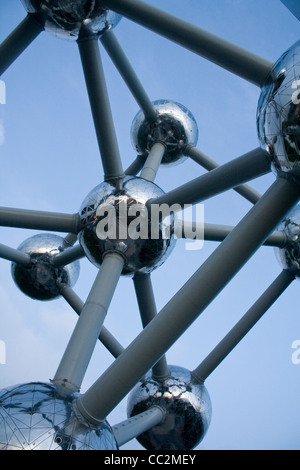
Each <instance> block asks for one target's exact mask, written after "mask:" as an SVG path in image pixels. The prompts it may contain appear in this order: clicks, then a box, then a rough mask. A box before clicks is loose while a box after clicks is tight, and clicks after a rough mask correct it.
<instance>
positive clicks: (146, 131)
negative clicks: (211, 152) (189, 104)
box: [131, 100, 198, 165]
mask: <svg viewBox="0 0 300 470" xmlns="http://www.w3.org/2000/svg"><path fill="white" fill-rule="evenodd" d="M153 105H154V108H155V110H156V112H157V119H156V121H149V120H147V119H145V115H144V113H143V112H142V111H140V112H139V113H138V114H137V115H136V116H135V118H134V120H133V123H132V126H131V142H132V145H133V148H134V149H135V150H136V151H137V153H138V154H140V155H145V156H147V155H148V153H149V152H150V150H151V147H152V145H153V144H154V143H155V142H162V143H163V144H164V145H165V146H166V152H165V154H164V157H163V160H162V165H174V164H177V163H181V162H183V161H184V160H186V158H187V157H185V156H184V155H183V152H182V147H183V146H184V145H187V144H191V145H196V144H197V141H198V127H197V123H196V121H195V118H194V116H193V115H192V113H191V112H190V111H189V110H188V109H187V108H186V107H185V106H183V105H182V104H180V103H177V102H175V101H168V100H157V101H154V102H153Z"/></svg>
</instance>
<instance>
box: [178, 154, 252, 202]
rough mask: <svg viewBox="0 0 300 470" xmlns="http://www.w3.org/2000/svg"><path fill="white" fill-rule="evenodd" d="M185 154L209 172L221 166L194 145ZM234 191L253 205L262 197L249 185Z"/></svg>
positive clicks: (241, 186)
mask: <svg viewBox="0 0 300 470" xmlns="http://www.w3.org/2000/svg"><path fill="white" fill-rule="evenodd" d="M183 153H184V155H186V156H188V157H190V158H191V159H192V160H194V162H196V163H198V165H201V166H202V167H203V168H205V169H206V170H208V171H211V170H214V169H215V168H218V167H219V166H220V165H218V163H217V162H215V161H214V160H212V159H211V158H209V157H208V156H207V155H205V154H204V153H203V152H201V151H200V150H198V149H197V148H196V147H194V146H193V145H186V146H185V147H184V149H183ZM233 190H234V191H236V192H237V193H238V194H240V195H241V196H243V197H244V198H245V199H247V200H248V201H249V202H251V203H252V204H256V203H257V201H258V200H259V198H260V197H261V195H260V194H259V193H258V192H257V191H255V189H253V188H251V187H250V186H248V185H247V184H242V185H240V186H238V187H236V188H233Z"/></svg>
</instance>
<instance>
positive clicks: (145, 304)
mask: <svg viewBox="0 0 300 470" xmlns="http://www.w3.org/2000/svg"><path fill="white" fill-rule="evenodd" d="M133 282H134V287H135V292H136V297H137V301H138V305H139V309H140V314H141V319H142V324H143V327H144V328H146V326H147V325H148V324H149V323H150V322H151V321H152V320H153V319H154V318H155V317H156V314H157V310H156V303H155V298H154V293H153V288H152V282H151V278H150V275H149V274H136V275H135V276H134V278H133ZM152 376H153V378H154V379H155V380H158V381H162V380H165V379H166V378H168V377H169V376H170V371H169V367H168V364H167V359H166V357H165V356H162V357H161V358H160V360H159V361H158V362H157V363H156V364H154V366H153V368H152Z"/></svg>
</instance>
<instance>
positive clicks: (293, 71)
mask: <svg viewBox="0 0 300 470" xmlns="http://www.w3.org/2000/svg"><path fill="white" fill-rule="evenodd" d="M257 127H258V135H259V139H260V143H261V146H262V148H263V149H265V150H267V152H269V154H270V155H271V157H272V158H273V160H274V161H273V164H274V168H275V170H278V169H280V170H282V171H290V170H293V169H295V168H297V167H299V164H300V41H298V42H296V44H294V45H293V46H292V47H291V48H290V49H288V51H287V52H285V53H284V54H283V55H282V56H281V57H280V59H279V60H278V61H277V62H276V64H275V66H274V68H273V70H272V72H271V74H270V76H269V78H268V79H267V81H266V83H265V86H264V87H263V89H262V92H261V96H260V100H259V104H258V110H257Z"/></svg>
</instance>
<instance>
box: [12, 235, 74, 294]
mask: <svg viewBox="0 0 300 470" xmlns="http://www.w3.org/2000/svg"><path fill="white" fill-rule="evenodd" d="M63 242H64V239H63V238H61V237H59V236H58V235H54V234H50V233H43V234H39V235H34V236H33V237H30V238H28V239H27V240H25V241H24V242H23V243H22V244H21V245H20V246H19V248H18V249H19V250H20V251H23V252H24V253H27V254H28V255H30V257H31V261H32V264H31V265H30V266H29V267H27V266H22V265H20V264H17V263H12V267H11V273H12V277H13V280H14V281H15V283H16V285H17V286H18V287H19V289H20V290H21V291H22V292H23V293H24V294H26V295H27V296H28V297H31V298H32V299H35V300H44V301H46V300H53V299H56V298H57V297H59V296H60V290H59V284H60V283H63V284H67V285H68V286H70V287H73V286H74V285H75V283H76V282H77V280H78V277H79V270H80V263H79V261H74V262H73V263H70V264H68V265H67V266H62V267H56V266H54V264H53V263H52V257H53V256H55V255H57V254H58V253H60V252H61V250H62V248H61V247H62V246H63ZM66 249H68V248H66Z"/></svg>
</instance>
